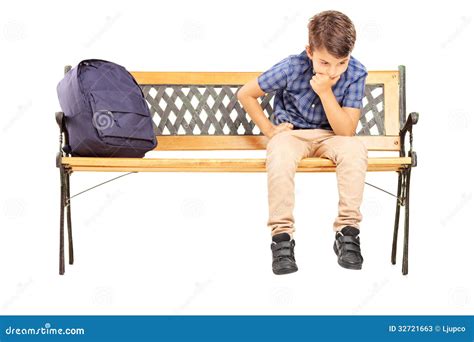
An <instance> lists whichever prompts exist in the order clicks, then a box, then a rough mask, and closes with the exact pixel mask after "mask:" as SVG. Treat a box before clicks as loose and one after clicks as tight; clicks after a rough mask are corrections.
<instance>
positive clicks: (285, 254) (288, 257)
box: [271, 233, 298, 274]
mask: <svg viewBox="0 0 474 342" xmlns="http://www.w3.org/2000/svg"><path fill="white" fill-rule="evenodd" d="M271 249H272V253H273V263H272V269H273V273H275V274H288V273H293V272H296V271H298V266H296V261H295V240H293V239H291V236H290V234H288V233H281V234H277V235H274V236H273V237H272V244H271Z"/></svg>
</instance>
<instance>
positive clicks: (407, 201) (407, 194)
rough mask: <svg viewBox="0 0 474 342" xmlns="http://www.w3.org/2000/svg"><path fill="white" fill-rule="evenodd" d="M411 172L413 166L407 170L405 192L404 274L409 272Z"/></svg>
mask: <svg viewBox="0 0 474 342" xmlns="http://www.w3.org/2000/svg"><path fill="white" fill-rule="evenodd" d="M410 174H411V167H409V168H408V169H407V170H406V184H405V186H406V190H405V191H406V192H405V237H404V241H403V264H402V273H403V275H406V274H408V236H409V234H408V233H409V229H410Z"/></svg>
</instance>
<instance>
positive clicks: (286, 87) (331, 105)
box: [238, 11, 367, 274]
mask: <svg viewBox="0 0 474 342" xmlns="http://www.w3.org/2000/svg"><path fill="white" fill-rule="evenodd" d="M308 31H309V45H307V46H306V50H305V51H303V52H302V53H300V54H298V55H291V56H289V57H287V58H285V59H283V60H282V61H280V62H279V63H277V64H275V65H274V66H273V67H271V68H270V69H269V70H267V71H265V72H264V73H262V74H261V75H260V76H258V77H257V78H256V79H254V80H252V81H250V82H248V83H247V84H245V85H244V86H242V88H240V90H239V92H238V99H239V101H240V102H241V103H242V105H243V107H244V108H245V110H246V111H247V113H248V114H249V115H250V117H251V118H252V120H253V122H254V123H255V124H256V125H257V126H258V127H259V128H260V130H261V131H262V133H263V134H264V135H265V136H266V137H268V138H269V141H268V144H267V159H266V170H267V174H268V205H269V219H268V223H267V225H268V227H269V228H270V231H271V235H272V243H271V250H272V254H273V262H272V269H273V272H274V273H275V274H287V273H292V272H296V271H297V270H298V267H297V265H296V261H295V255H294V247H295V240H294V239H293V233H294V231H295V228H294V217H293V208H294V176H295V172H296V168H297V166H298V164H299V162H300V160H301V159H302V158H306V157H321V158H327V159H330V160H332V161H333V162H334V163H335V164H336V176H337V181H338V191H339V207H338V216H337V218H336V220H335V222H334V224H333V230H334V231H335V233H336V237H335V241H334V245H333V249H334V251H335V253H336V254H337V260H338V263H339V265H340V266H342V267H344V268H348V269H356V270H359V269H361V268H362V262H363V258H362V255H361V250H360V238H359V236H358V234H359V229H360V226H359V223H360V221H361V220H362V215H361V213H360V211H359V208H360V204H361V202H362V195H363V190H364V181H365V173H366V170H367V149H366V147H365V145H364V144H363V143H362V142H361V141H360V140H358V139H357V138H356V137H354V135H355V130H356V127H357V123H358V121H359V117H360V110H361V108H362V98H363V95H364V88H365V80H366V77H367V71H366V68H365V67H364V66H363V65H362V64H361V63H360V62H359V61H357V60H356V59H355V58H354V57H352V56H351V55H350V54H351V52H352V50H353V48H354V43H355V40H356V31H355V28H354V25H353V23H352V21H351V20H350V19H349V18H348V17H347V16H346V15H345V14H343V13H340V12H337V11H324V12H321V13H318V14H316V15H315V16H313V17H312V18H311V19H310V22H309V24H308ZM272 91H275V98H274V122H273V123H272V122H270V121H269V120H268V118H267V117H266V115H265V114H264V113H263V111H262V108H261V106H260V104H259V103H258V101H257V99H258V98H259V97H260V96H263V95H264V94H265V93H269V92H272ZM316 210H317V209H316Z"/></svg>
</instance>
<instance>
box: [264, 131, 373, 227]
mask: <svg viewBox="0 0 474 342" xmlns="http://www.w3.org/2000/svg"><path fill="white" fill-rule="evenodd" d="M306 157H321V158H327V159H330V160H332V161H333V162H334V163H335V164H336V176H337V184H338V190H339V209H338V216H337V218H336V220H335V221H334V224H333V230H334V231H338V230H340V229H342V228H343V227H345V226H352V227H356V228H360V227H359V222H360V221H361V220H362V215H361V213H360V210H359V209H360V205H361V202H362V195H363V192H364V181H365V173H366V171H367V148H366V147H365V145H364V144H363V143H362V142H361V141H360V140H359V139H358V138H356V137H347V136H339V135H335V134H334V132H333V131H330V130H324V129H296V130H289V131H283V132H280V133H278V134H276V135H274V136H273V137H272V138H271V139H270V141H269V142H268V144H267V159H266V169H267V175H268V207H269V219H268V223H267V224H268V227H269V228H270V231H271V235H272V236H273V235H275V234H279V233H288V234H290V235H291V236H293V233H294V231H295V227H294V222H295V220H294V217H293V209H294V205H295V183H294V177H295V172H296V168H297V166H298V164H299V162H300V160H301V159H303V158H306ZM320 200H323V199H320ZM321 214H322V213H321Z"/></svg>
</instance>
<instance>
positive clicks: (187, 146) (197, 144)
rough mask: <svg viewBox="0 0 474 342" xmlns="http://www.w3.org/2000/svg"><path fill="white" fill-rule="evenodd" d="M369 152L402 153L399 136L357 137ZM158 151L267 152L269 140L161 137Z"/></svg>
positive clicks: (235, 137)
mask: <svg viewBox="0 0 474 342" xmlns="http://www.w3.org/2000/svg"><path fill="white" fill-rule="evenodd" d="M357 138H359V139H361V140H362V142H363V143H364V144H365V146H366V147H367V149H368V150H369V151H400V138H399V136H389V137H388V136H357ZM157 139H158V145H157V146H156V148H155V150H156V151H192V150H265V149H266V146H267V142H268V138H267V137H265V136H263V135H261V136H251V135H241V136H235V135H234V136H233V135H228V136H224V135H221V136H219V135H208V136H206V135H200V136H192V135H189V136H187V135H159V136H157Z"/></svg>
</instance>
